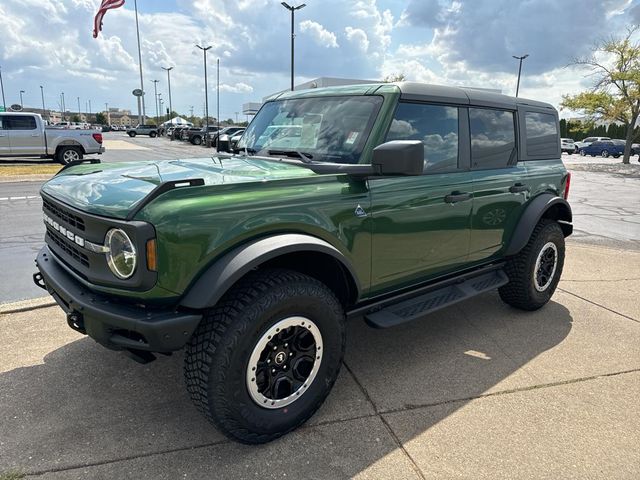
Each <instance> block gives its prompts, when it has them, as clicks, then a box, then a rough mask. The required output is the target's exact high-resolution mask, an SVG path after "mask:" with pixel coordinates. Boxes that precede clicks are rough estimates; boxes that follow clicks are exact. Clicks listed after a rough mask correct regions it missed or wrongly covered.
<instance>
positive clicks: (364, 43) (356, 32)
mask: <svg viewBox="0 0 640 480" xmlns="http://www.w3.org/2000/svg"><path fill="white" fill-rule="evenodd" d="M344 32H345V35H346V37H347V40H349V41H350V42H353V43H354V44H355V45H356V46H357V47H358V49H359V50H360V51H361V52H366V51H367V50H369V38H368V37H367V34H366V32H365V31H364V30H362V29H361V28H353V27H346V28H345V29H344Z"/></svg>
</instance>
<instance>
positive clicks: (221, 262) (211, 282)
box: [180, 233, 361, 309]
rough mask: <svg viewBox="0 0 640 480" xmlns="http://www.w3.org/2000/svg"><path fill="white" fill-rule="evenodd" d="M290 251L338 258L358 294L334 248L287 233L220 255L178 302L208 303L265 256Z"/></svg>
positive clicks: (347, 264)
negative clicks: (322, 254) (318, 253)
mask: <svg viewBox="0 0 640 480" xmlns="http://www.w3.org/2000/svg"><path fill="white" fill-rule="evenodd" d="M293 252H320V253H324V254H327V255H329V256H331V257H333V258H335V259H336V260H338V261H339V262H340V263H341V264H342V266H343V267H345V269H346V271H347V272H348V273H349V274H350V276H351V278H352V280H353V282H354V284H355V285H356V289H357V296H358V297H359V295H360V291H361V290H360V283H359V281H358V277H357V275H356V273H355V270H354V269H353V267H352V266H351V264H350V262H349V261H348V260H347V259H346V258H345V257H344V255H343V254H342V253H341V252H340V251H339V250H338V249H337V248H335V247H334V246H332V245H331V244H329V243H327V242H325V241H324V240H321V239H319V238H316V237H312V236H310V235H303V234H297V233H290V234H281V235H275V236H272V237H268V238H262V239H260V240H255V241H253V242H251V243H248V244H245V245H241V246H239V247H236V248H235V249H233V250H231V251H230V252H228V253H227V254H225V255H223V256H222V257H221V258H220V259H218V260H216V261H215V262H214V263H213V264H212V265H211V266H210V267H209V268H208V269H207V270H205V271H204V273H202V275H200V277H199V278H198V279H197V280H196V282H195V283H194V284H193V285H192V286H191V288H189V289H188V293H187V294H186V295H185V297H184V298H183V299H182V301H181V302H180V305H182V306H183V307H187V308H192V309H202V308H207V307H211V306H213V305H215V304H216V303H217V302H218V300H220V298H222V296H223V295H224V294H225V293H226V292H227V290H229V288H231V286H232V285H233V284H234V283H236V282H237V281H238V280H240V279H241V278H242V277H243V276H244V275H246V274H247V273H248V272H249V271H251V270H252V269H254V268H256V267H258V266H260V265H261V264H263V263H265V262H267V261H268V260H271V259H274V258H276V257H279V256H282V255H286V254H288V253H293Z"/></svg>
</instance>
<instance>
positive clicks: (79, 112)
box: [78, 97, 82, 121]
mask: <svg viewBox="0 0 640 480" xmlns="http://www.w3.org/2000/svg"><path fill="white" fill-rule="evenodd" d="M80 115H82V112H81V111H80V97H78V120H80V121H82V118H81V117H80Z"/></svg>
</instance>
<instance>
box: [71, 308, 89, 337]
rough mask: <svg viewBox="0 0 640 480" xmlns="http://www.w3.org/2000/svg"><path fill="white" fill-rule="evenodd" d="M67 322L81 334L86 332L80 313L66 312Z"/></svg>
mask: <svg viewBox="0 0 640 480" xmlns="http://www.w3.org/2000/svg"><path fill="white" fill-rule="evenodd" d="M67 324H69V326H70V327H71V328H73V329H74V330H75V331H76V332H80V333H82V334H83V335H86V334H87V330H86V329H85V328H84V318H83V317H82V314H81V313H78V312H71V313H67Z"/></svg>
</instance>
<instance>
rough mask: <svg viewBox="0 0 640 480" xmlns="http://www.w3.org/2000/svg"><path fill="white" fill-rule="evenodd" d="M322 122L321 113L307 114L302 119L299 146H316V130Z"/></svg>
mask: <svg viewBox="0 0 640 480" xmlns="http://www.w3.org/2000/svg"><path fill="white" fill-rule="evenodd" d="M321 123H322V115H316V114H307V115H305V116H304V117H303V119H302V132H301V133H300V147H301V148H316V145H317V143H318V130H319V129H320V124H321Z"/></svg>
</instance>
